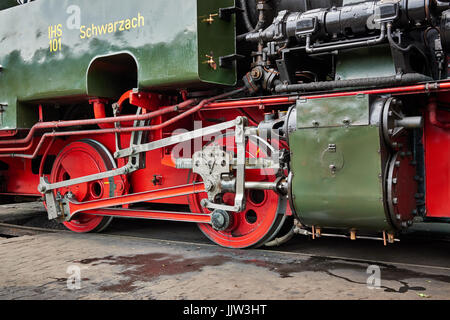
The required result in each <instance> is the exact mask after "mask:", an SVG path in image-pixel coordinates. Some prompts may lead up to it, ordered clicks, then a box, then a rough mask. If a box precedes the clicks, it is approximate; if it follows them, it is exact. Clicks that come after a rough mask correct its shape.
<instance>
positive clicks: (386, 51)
mask: <svg viewBox="0 0 450 320" xmlns="http://www.w3.org/2000/svg"><path fill="white" fill-rule="evenodd" d="M395 74H396V70H395V64H394V60H393V58H392V54H391V49H390V47H389V46H388V45H381V46H376V47H370V48H359V49H352V50H346V51H342V52H339V56H338V58H337V65H336V79H340V80H350V79H362V78H372V77H389V76H394V75H395Z"/></svg>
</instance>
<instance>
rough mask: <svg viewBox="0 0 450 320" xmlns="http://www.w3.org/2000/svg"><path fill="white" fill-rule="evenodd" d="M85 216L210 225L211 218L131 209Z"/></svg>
mask: <svg viewBox="0 0 450 320" xmlns="http://www.w3.org/2000/svg"><path fill="white" fill-rule="evenodd" d="M86 214H90V215H96V216H106V217H119V218H137V219H151V220H164V221H178V222H193V223H207V224H209V223H211V216H210V215H208V214H201V213H186V212H169V211H148V210H132V209H98V210H90V211H87V212H86Z"/></svg>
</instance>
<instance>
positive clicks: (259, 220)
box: [189, 136, 285, 249]
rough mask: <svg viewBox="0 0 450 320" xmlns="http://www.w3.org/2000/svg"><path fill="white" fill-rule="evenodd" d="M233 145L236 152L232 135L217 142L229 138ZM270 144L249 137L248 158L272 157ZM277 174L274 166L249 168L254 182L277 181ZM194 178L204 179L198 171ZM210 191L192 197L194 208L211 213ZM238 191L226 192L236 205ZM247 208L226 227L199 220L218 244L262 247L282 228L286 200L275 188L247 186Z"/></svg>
mask: <svg viewBox="0 0 450 320" xmlns="http://www.w3.org/2000/svg"><path fill="white" fill-rule="evenodd" d="M230 140H232V147H231V150H230V147H228V149H227V150H228V151H233V152H234V153H236V147H235V144H234V139H231V137H230V136H228V137H226V138H225V137H222V138H220V139H218V141H216V142H215V143H217V144H219V145H221V146H224V145H225V142H228V145H230ZM268 153H270V150H269V151H268V148H267V147H266V145H261V143H259V144H258V143H257V140H256V139H249V141H248V144H247V149H246V156H247V158H253V159H256V158H266V157H268ZM275 179H276V176H275V172H274V170H273V169H249V170H246V180H247V181H252V182H253V181H254V182H273V181H275ZM191 181H201V177H200V176H198V175H194V177H193V178H192V179H191ZM207 197H208V196H207V194H206V193H201V194H195V195H191V196H190V197H189V204H190V209H191V211H192V212H199V213H200V212H201V213H211V211H210V210H208V209H205V208H203V207H202V206H201V201H202V200H203V199H205V198H207ZM234 198H235V195H234V194H231V193H226V194H224V195H223V203H224V204H226V205H234ZM245 199H246V207H245V210H244V211H242V212H238V213H231V216H232V223H231V224H230V226H229V228H228V229H226V230H224V231H218V230H215V229H214V228H213V227H212V226H211V225H209V224H199V227H200V230H201V231H202V232H203V233H204V234H205V235H206V236H207V237H208V238H209V239H210V240H211V241H213V242H215V243H216V244H218V245H220V246H223V247H226V248H236V249H244V248H250V247H259V246H261V245H264V243H266V242H267V241H268V240H270V238H272V237H273V236H274V235H275V233H276V232H277V231H278V230H279V228H280V224H281V223H282V221H283V213H285V212H281V214H280V208H281V207H280V202H281V201H284V200H282V199H281V197H280V196H279V195H278V194H277V193H276V192H274V191H269V190H266V191H261V190H247V191H246V193H245Z"/></svg>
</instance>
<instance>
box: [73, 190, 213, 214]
mask: <svg viewBox="0 0 450 320" xmlns="http://www.w3.org/2000/svg"><path fill="white" fill-rule="evenodd" d="M201 192H205V188H204V186H203V183H195V184H189V185H183V186H177V187H172V188H166V189H161V190H153V191H146V192H142V193H135V194H127V195H124V196H120V197H114V198H105V199H97V200H93V201H88V202H70V203H69V206H68V207H69V210H70V214H71V216H75V215H76V214H77V213H80V212H86V211H90V210H96V209H102V208H109V207H114V206H121V205H125V204H134V203H139V202H147V201H155V200H164V199H169V198H174V197H181V196H188V195H191V194H196V193H201ZM77 200H78V199H77Z"/></svg>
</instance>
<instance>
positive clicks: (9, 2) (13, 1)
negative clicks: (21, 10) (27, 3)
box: [0, 0, 18, 10]
mask: <svg viewBox="0 0 450 320" xmlns="http://www.w3.org/2000/svg"><path fill="white" fill-rule="evenodd" d="M17 5H18V3H17V0H2V1H1V2H0V10H3V9H8V8H11V7H14V6H17Z"/></svg>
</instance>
